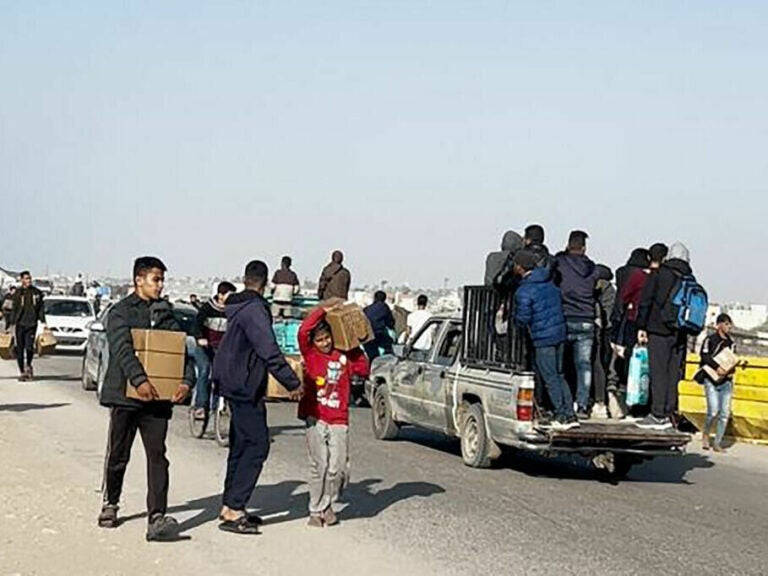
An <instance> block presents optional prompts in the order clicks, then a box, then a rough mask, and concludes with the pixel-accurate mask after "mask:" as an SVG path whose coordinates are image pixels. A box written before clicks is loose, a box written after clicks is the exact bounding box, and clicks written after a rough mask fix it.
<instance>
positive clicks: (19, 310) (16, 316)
mask: <svg viewBox="0 0 768 576" xmlns="http://www.w3.org/2000/svg"><path fill="white" fill-rule="evenodd" d="M38 322H42V323H43V324H45V308H43V293H42V292H41V291H40V290H38V289H37V288H35V287H34V286H30V287H29V288H19V289H18V290H16V292H15V293H14V295H13V311H12V312H11V324H12V325H14V326H17V325H18V326H25V327H27V328H31V327H32V326H37V323H38Z"/></svg>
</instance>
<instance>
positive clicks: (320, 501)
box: [299, 298, 370, 528]
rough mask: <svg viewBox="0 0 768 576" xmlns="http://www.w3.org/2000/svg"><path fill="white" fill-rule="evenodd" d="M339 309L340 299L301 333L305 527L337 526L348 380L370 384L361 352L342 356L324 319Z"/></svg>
mask: <svg viewBox="0 0 768 576" xmlns="http://www.w3.org/2000/svg"><path fill="white" fill-rule="evenodd" d="M343 303H344V301H343V300H342V299H340V298H335V299H332V300H328V301H326V302H324V303H323V304H322V305H321V306H320V307H318V308H315V309H314V310H313V311H312V312H311V313H310V315H309V316H308V317H307V319H306V320H304V322H303V323H302V325H301V328H299V348H300V350H301V356H302V358H303V360H304V366H305V368H304V395H303V396H302V398H301V401H300V402H299V418H300V419H302V420H304V421H305V422H306V425H307V448H308V450H309V459H310V475H309V526H311V527H314V528H322V527H323V526H333V525H334V524H337V523H338V518H337V516H336V512H335V511H334V510H333V505H334V504H335V503H336V502H337V501H338V499H339V496H340V494H341V491H342V489H343V487H344V485H345V484H346V482H347V480H348V473H347V470H348V461H349V460H348V454H349V450H348V446H349V397H350V386H351V380H352V378H353V377H360V378H368V375H369V373H370V369H369V364H368V360H367V359H366V357H365V354H363V351H362V350H360V349H359V348H358V349H355V350H351V351H349V352H342V351H340V350H338V349H336V348H335V347H334V343H333V334H332V332H331V327H330V326H329V325H328V323H327V322H326V320H325V314H326V312H327V311H329V310H332V309H333V308H334V307H336V306H338V305H340V304H343Z"/></svg>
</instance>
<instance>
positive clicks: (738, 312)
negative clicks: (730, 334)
mask: <svg viewBox="0 0 768 576" xmlns="http://www.w3.org/2000/svg"><path fill="white" fill-rule="evenodd" d="M723 311H724V312H726V313H727V314H728V315H729V316H730V317H731V318H732V319H733V324H734V326H736V327H737V328H741V329H742V330H754V329H755V328H759V327H761V326H763V325H764V324H765V323H766V321H768V306H767V305H765V304H746V305H745V304H728V305H725V306H723Z"/></svg>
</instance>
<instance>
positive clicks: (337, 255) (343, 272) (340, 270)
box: [317, 250, 352, 301]
mask: <svg viewBox="0 0 768 576" xmlns="http://www.w3.org/2000/svg"><path fill="white" fill-rule="evenodd" d="M351 282H352V275H351V274H350V273H349V270H347V269H346V268H345V267H344V254H342V253H341V252H340V251H339V250H336V252H334V253H333V255H332V256H331V263H330V264H328V266H326V267H325V268H323V272H322V274H320V281H319V282H318V287H317V297H318V298H320V300H328V299H329V298H342V299H343V300H345V301H346V300H348V299H349V287H350V284H351Z"/></svg>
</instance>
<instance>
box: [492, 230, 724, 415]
mask: <svg viewBox="0 0 768 576" xmlns="http://www.w3.org/2000/svg"><path fill="white" fill-rule="evenodd" d="M588 238H589V235H588V234H587V233H586V232H584V231H581V230H574V231H572V232H571V233H570V235H569V237H568V242H567V245H566V247H565V249H564V250H563V251H562V252H559V253H557V254H551V253H550V251H549V249H548V248H547V246H546V244H545V233H544V229H543V227H541V226H539V225H531V226H528V227H527V228H526V229H525V231H524V235H522V236H521V235H520V234H518V233H516V232H514V231H509V232H507V233H506V234H504V237H503V239H502V246H501V247H502V250H501V251H500V252H494V253H491V254H490V255H489V256H488V258H487V260H486V272H485V282H486V284H488V285H492V286H494V287H495V288H496V289H497V290H498V291H500V292H501V293H502V295H503V300H502V301H503V303H504V304H503V305H504V308H505V310H506V314H507V316H508V320H509V322H510V323H514V324H515V325H517V326H518V327H520V328H523V330H524V332H526V333H527V335H528V336H529V337H530V341H531V344H532V347H533V349H534V365H535V370H536V374H537V390H536V400H537V405H538V407H539V416H540V418H539V425H540V426H542V427H547V426H551V427H554V428H558V429H569V428H573V427H577V426H579V422H580V421H584V420H587V419H589V418H596V419H603V418H607V417H609V416H610V417H614V418H626V417H628V416H629V414H628V410H627V407H626V405H624V404H623V402H622V398H623V393H624V392H625V391H626V385H627V379H628V368H629V358H630V357H631V351H632V349H633V348H634V347H636V346H647V348H648V355H649V369H650V404H649V405H648V406H647V407H640V409H641V410H643V408H645V410H644V411H645V414H644V415H643V417H642V418H641V419H639V420H637V422H636V425H637V426H640V427H642V428H649V429H656V430H665V429H670V428H672V427H673V426H674V417H675V414H676V412H677V403H678V399H677V384H678V382H679V381H680V379H681V376H682V371H683V368H684V361H685V354H686V350H687V344H688V340H689V338H690V337H691V336H695V335H697V334H698V333H699V332H700V331H701V330H702V329H703V327H704V319H705V317H706V302H707V301H706V292H705V291H704V289H703V288H702V287H701V286H700V285H699V284H698V282H697V281H696V279H695V276H694V274H693V270H692V268H691V265H690V255H689V252H688V249H687V248H686V247H685V246H684V245H683V244H681V243H679V242H677V243H674V244H672V245H671V246H669V247H667V246H666V245H665V244H662V243H657V244H654V245H653V246H651V247H650V248H648V249H646V248H637V249H635V250H633V251H632V253H631V255H630V258H629V260H628V262H627V263H626V265H624V266H622V267H621V268H619V269H618V270H617V271H616V274H615V275H614V274H613V272H612V271H611V269H610V268H608V267H607V266H605V265H600V264H596V263H594V262H593V261H592V260H591V259H590V258H589V257H588V256H587V240H588ZM614 278H615V281H616V284H615V286H614V283H613V281H614ZM702 308H703V311H702ZM682 316H685V318H683V317H682ZM693 316H695V317H696V318H695V320H694V319H693ZM724 321H725V320H724ZM566 358H568V359H570V361H569V362H567V363H566V360H565V359H566ZM569 375H570V376H571V377H570V378H568V376H569ZM723 376H729V375H728V374H725V375H723ZM569 380H570V382H569ZM721 404H723V413H726V412H727V407H726V406H725V404H726V403H725V402H722V403H721ZM726 419H727V416H726Z"/></svg>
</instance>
